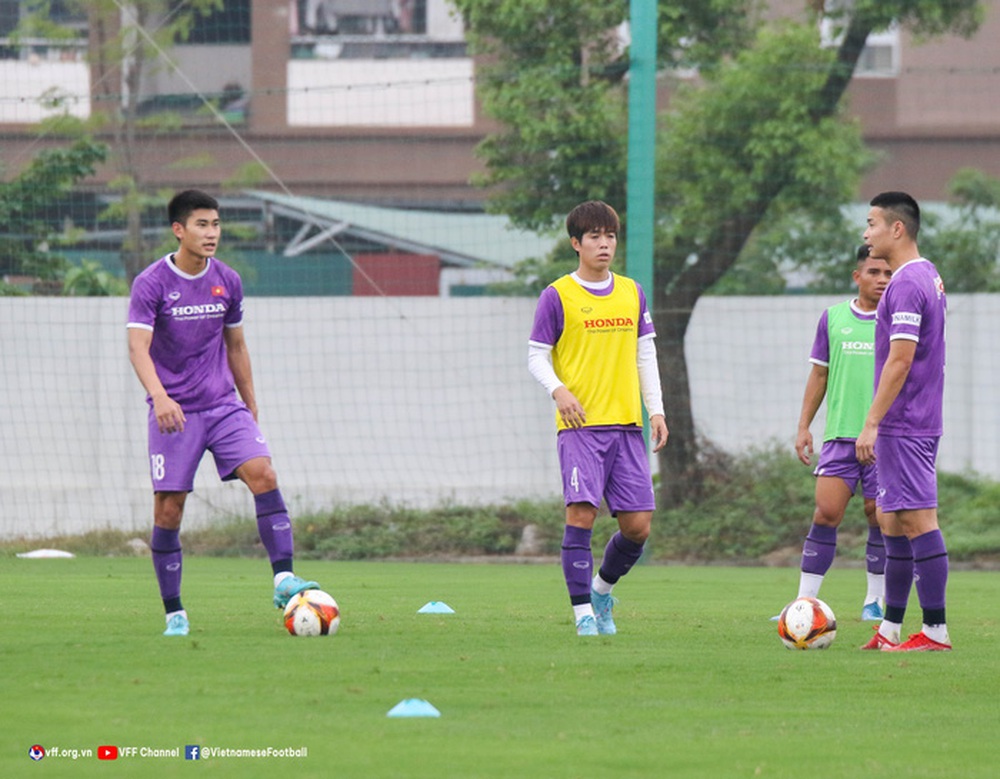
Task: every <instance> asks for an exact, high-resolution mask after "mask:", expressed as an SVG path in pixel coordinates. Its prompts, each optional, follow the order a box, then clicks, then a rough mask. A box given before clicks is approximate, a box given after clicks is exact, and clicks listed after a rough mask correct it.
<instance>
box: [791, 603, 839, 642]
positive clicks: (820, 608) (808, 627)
mask: <svg viewBox="0 0 1000 779" xmlns="http://www.w3.org/2000/svg"><path fill="white" fill-rule="evenodd" d="M836 635H837V618H836V617H835V616H834V615H833V610H832V609H831V608H830V607H829V606H827V605H826V604H825V603H823V601H821V600H820V599H819V598H796V599H795V600H793V601H792V602H791V603H789V604H788V605H787V606H785V608H783V609H782V610H781V616H780V617H778V636H779V637H780V638H781V641H782V642H783V643H784V645H785V646H786V647H788V648H789V649H826V648H827V647H828V646H830V644H832V643H833V639H834V638H835V637H836Z"/></svg>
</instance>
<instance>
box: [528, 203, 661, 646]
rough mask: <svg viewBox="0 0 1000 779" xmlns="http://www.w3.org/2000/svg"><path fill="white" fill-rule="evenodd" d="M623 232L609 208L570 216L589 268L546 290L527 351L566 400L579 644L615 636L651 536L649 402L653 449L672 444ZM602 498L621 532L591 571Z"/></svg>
mask: <svg viewBox="0 0 1000 779" xmlns="http://www.w3.org/2000/svg"><path fill="white" fill-rule="evenodd" d="M619 227H620V225H619V220H618V214H617V213H615V210H614V209H613V208H611V206H609V205H607V204H606V203H603V202H601V201H589V202H586V203H581V204H580V205H578V206H577V207H576V208H574V209H573V210H572V211H571V212H570V213H569V215H568V216H567V218H566V230H567V232H568V233H569V236H570V243H571V245H572V246H573V249H574V250H575V251H576V253H577V255H578V257H579V265H578V267H577V270H576V271H575V272H573V273H571V274H568V275H566V276H563V277H562V278H560V279H557V280H556V281H554V282H553V283H552V284H550V285H549V286H548V287H547V288H546V289H545V290H544V291H543V292H542V294H541V296H540V298H539V301H538V307H537V309H536V311H535V320H534V325H533V327H532V329H531V335H530V338H529V346H528V369H529V371H530V372H531V374H532V376H534V377H535V379H536V380H537V381H538V382H539V383H540V384H541V385H542V386H543V387H544V388H545V390H546V391H547V392H548V393H549V395H550V396H551V397H552V399H553V400H554V401H555V403H556V427H557V430H558V435H557V450H558V453H559V463H560V467H561V470H562V482H563V496H564V500H565V503H566V527H565V531H564V535H563V542H562V555H561V558H562V567H563V575H564V577H565V579H566V587H567V590H568V591H569V599H570V604H571V606H572V607H573V614H574V619H575V622H576V632H577V635H580V636H596V635H599V634H602V635H612V634H614V633H616V632H617V628H616V626H615V622H614V616H613V608H614V605H615V603H616V599H615V598H613V597H612V595H611V591H612V589H613V588H614V586H615V584H616V583H617V582H618V581H619V579H621V577H622V576H624V575H625V574H626V573H628V571H629V570H630V569H631V568H632V566H633V565H634V564H635V563H636V562H637V561H638V560H639V557H640V556H641V555H642V550H643V545H644V544H645V542H646V539H647V537H648V536H649V530H650V524H651V522H652V517H653V509H654V508H655V496H654V492H653V481H652V477H651V474H650V469H649V459H648V455H647V452H646V442H645V439H644V437H643V430H642V404H643V402H645V405H646V410H647V411H648V412H649V423H650V428H651V440H652V443H653V450H654V451H659V450H660V449H662V448H663V446H664V445H665V444H666V442H667V435H668V430H667V423H666V421H665V418H664V413H663V398H662V390H661V388H660V375H659V369H658V367H657V361H656V347H655V345H654V343H653V338H654V337H655V335H656V333H655V331H654V329H653V321H652V317H651V315H650V312H649V310H648V308H647V306H646V297H645V295H644V293H643V291H642V289H641V287H640V286H639V285H638V284H637V283H636V282H635V281H633V280H631V279H629V278H626V277H624V276H620V275H618V274H616V273H612V272H611V270H610V266H611V263H612V261H613V260H614V258H615V250H616V248H617V244H618V231H619ZM602 498H603V499H604V500H605V501H606V502H607V505H608V510H609V511H610V512H611V514H612V515H613V516H614V517H615V518H616V519H617V520H618V527H619V529H618V532H616V533H615V534H614V535H613V536H612V538H611V540H610V541H609V542H608V544H607V547H606V548H605V550H604V558H603V561H602V562H601V566H600V569H599V570H598V572H597V573H596V574H593V573H592V570H593V553H592V552H591V536H592V532H593V528H594V523H595V521H596V519H597V511H598V508H599V506H600V504H601V500H602Z"/></svg>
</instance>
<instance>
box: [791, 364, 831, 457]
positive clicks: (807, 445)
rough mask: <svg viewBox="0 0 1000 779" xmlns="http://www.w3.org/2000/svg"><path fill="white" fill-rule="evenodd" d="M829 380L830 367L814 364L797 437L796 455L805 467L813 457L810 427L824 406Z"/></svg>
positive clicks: (800, 415)
mask: <svg viewBox="0 0 1000 779" xmlns="http://www.w3.org/2000/svg"><path fill="white" fill-rule="evenodd" d="M829 378H830V368H829V366H827V365H819V364H818V363H813V366H812V370H811V371H809V378H808V379H806V390H805V393H803V395H802V410H801V412H800V413H799V429H798V433H797V434H796V436H795V454H797V455H798V457H799V460H801V461H802V462H803V463H804V464H805V465H809V461H810V460H811V459H812V455H813V437H812V433H810V432H809V426H810V425H811V424H812V422H813V420H814V419H815V418H816V412H818V411H819V407H820V406H821V405H822V404H823V398H825V397H826V387H827V383H828V380H829Z"/></svg>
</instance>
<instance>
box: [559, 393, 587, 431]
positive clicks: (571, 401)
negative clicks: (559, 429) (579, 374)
mask: <svg viewBox="0 0 1000 779" xmlns="http://www.w3.org/2000/svg"><path fill="white" fill-rule="evenodd" d="M552 399H553V400H554V401H555V402H556V409H558V411H559V416H560V417H561V418H562V421H563V423H564V424H566V425H567V426H568V427H583V425H584V423H586V421H587V413H586V412H585V411H584V410H583V406H581V405H580V401H579V400H577V399H576V395H574V394H573V393H572V392H570V391H569V390H568V389H566V387H564V386H563V387H557V388H556V389H555V390H554V391H553V393H552Z"/></svg>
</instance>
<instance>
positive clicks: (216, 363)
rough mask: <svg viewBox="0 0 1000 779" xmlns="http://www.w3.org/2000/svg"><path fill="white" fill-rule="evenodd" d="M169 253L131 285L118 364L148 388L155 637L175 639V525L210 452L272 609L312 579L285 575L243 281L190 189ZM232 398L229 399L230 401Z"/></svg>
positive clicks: (173, 210) (283, 519)
mask: <svg viewBox="0 0 1000 779" xmlns="http://www.w3.org/2000/svg"><path fill="white" fill-rule="evenodd" d="M167 213H168V217H169V219H170V224H171V228H172V229H173V232H174V235H175V236H176V237H177V241H178V246H177V251H176V252H174V253H172V254H168V255H167V256H165V257H162V258H161V259H159V260H157V261H156V262H154V263H153V264H152V265H150V266H149V267H148V268H146V270H144V271H143V272H142V273H140V274H139V275H138V276H137V277H136V279H135V281H134V282H133V284H132V295H131V299H130V301H129V312H128V347H129V359H130V360H131V362H132V367H133V368H134V369H135V372H136V375H137V376H138V377H139V381H140V382H141V383H142V386H143V387H144V388H145V389H146V392H147V395H148V397H147V402H148V403H149V463H150V475H151V477H152V480H153V493H154V494H153V535H152V539H151V541H150V549H151V550H152V554H153V568H154V570H155V571H156V578H157V581H158V583H159V587H160V595H161V597H162V599H163V606H164V609H165V610H166V619H167V629H166V631H165V632H164V635H166V636H186V635H187V634H188V632H189V630H190V627H189V622H188V615H187V612H186V611H185V609H184V606H183V605H182V603H181V556H182V552H181V543H180V537H179V533H180V526H181V518H182V517H183V514H184V502H185V500H186V499H187V495H188V493H189V492H191V490H192V489H194V476H195V471H197V469H198V463H199V462H200V461H201V458H202V456H203V455H204V453H205V452H206V451H210V452H212V455H213V457H214V458H215V465H216V468H217V470H218V472H219V476H220V477H221V478H222V479H223V480H231V479H240V480H241V481H243V482H244V483H245V484H246V485H247V487H249V488H250V491H251V492H252V493H253V496H254V503H255V505H256V511H257V529H258V532H259V533H260V539H261V541H262V542H263V544H264V548H265V549H266V550H267V554H268V557H269V558H270V561H271V568H272V571H273V573H274V605H275V606H276V607H278V608H284V606H285V605H286V604H287V603H288V601H289V599H290V598H291V597H292V596H293V595H295V594H296V593H298V592H301V591H302V590H305V589H312V588H318V587H319V585H318V584H317V583H316V582H310V581H305V580H303V579H300V578H299V577H298V576H296V575H295V574H294V573H293V572H292V555H293V543H292V523H291V520H290V519H289V516H288V511H287V510H286V508H285V503H284V500H283V499H282V497H281V492H280V491H279V490H278V479H277V475H276V474H275V471H274V468H273V467H272V466H271V453H270V451H269V449H268V447H267V441H266V439H265V438H264V436H263V435H262V433H261V431H260V428H259V427H258V426H257V401H256V398H255V395H254V386H253V374H252V372H251V369H250V355H249V352H248V351H247V345H246V341H245V340H244V337H243V284H242V281H241V280H240V277H239V274H237V273H236V272H235V271H234V270H232V269H231V268H229V267H227V266H226V265H225V264H223V263H222V262H220V261H219V260H217V259H216V258H215V256H214V255H215V251H216V249H217V247H218V243H219V236H220V222H219V204H218V202H217V201H216V200H215V199H214V198H213V197H211V196H209V195H207V194H205V193H204V192H200V191H198V190H186V191H184V192H181V193H179V194H178V195H176V196H175V197H174V198H173V199H172V200H171V201H170V205H169V206H168V209H167ZM237 391H239V396H237V394H236V393H237Z"/></svg>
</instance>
